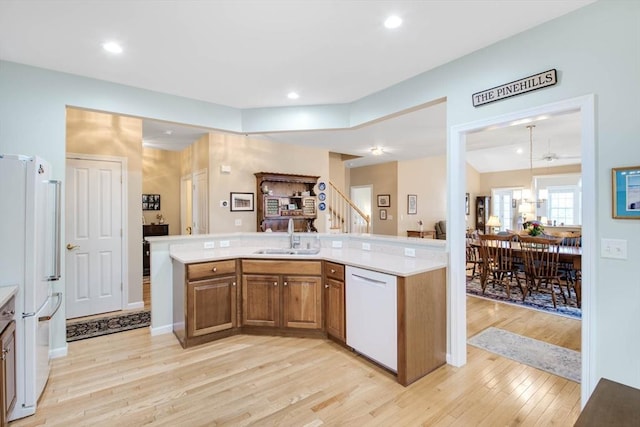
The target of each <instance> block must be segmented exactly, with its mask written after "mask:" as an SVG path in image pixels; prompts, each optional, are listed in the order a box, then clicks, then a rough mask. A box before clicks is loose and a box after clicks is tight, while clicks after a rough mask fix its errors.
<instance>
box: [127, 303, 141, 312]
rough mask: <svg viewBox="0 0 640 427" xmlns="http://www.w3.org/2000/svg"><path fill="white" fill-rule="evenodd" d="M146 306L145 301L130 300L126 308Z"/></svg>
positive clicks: (135, 308) (136, 308)
mask: <svg viewBox="0 0 640 427" xmlns="http://www.w3.org/2000/svg"><path fill="white" fill-rule="evenodd" d="M143 308H144V301H136V302H130V303H128V304H127V308H126V310H141V309H143Z"/></svg>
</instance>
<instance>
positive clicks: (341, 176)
mask: <svg viewBox="0 0 640 427" xmlns="http://www.w3.org/2000/svg"><path fill="white" fill-rule="evenodd" d="M347 175H348V173H347V168H346V167H345V164H344V160H343V156H342V154H339V153H331V152H330V153H329V179H330V180H331V182H332V183H333V185H335V186H336V187H337V188H338V189H340V191H342V192H343V193H344V194H349V190H348V186H347Z"/></svg>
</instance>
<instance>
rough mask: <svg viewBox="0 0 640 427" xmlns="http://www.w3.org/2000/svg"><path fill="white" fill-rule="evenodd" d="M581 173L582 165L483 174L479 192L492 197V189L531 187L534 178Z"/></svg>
mask: <svg viewBox="0 0 640 427" xmlns="http://www.w3.org/2000/svg"><path fill="white" fill-rule="evenodd" d="M580 172H581V167H580V165H569V166H558V167H551V168H536V169H533V170H529V169H521V170H516V171H506V172H491V173H483V174H481V175H480V189H479V190H480V192H481V193H482V194H481V195H482V196H490V195H491V189H492V188H507V187H530V186H531V177H532V176H539V175H556V174H562V173H580Z"/></svg>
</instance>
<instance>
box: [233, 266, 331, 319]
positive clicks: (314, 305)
mask: <svg viewBox="0 0 640 427" xmlns="http://www.w3.org/2000/svg"><path fill="white" fill-rule="evenodd" d="M242 272H243V275H242V326H262V327H264V326H267V327H274V328H297V329H318V330H319V329H321V328H322V281H321V263H320V261H290V260H273V261H266V260H243V261H242Z"/></svg>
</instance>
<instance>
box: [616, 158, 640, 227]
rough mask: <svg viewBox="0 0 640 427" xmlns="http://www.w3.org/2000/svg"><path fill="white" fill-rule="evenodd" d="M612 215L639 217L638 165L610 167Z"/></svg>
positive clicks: (629, 217)
mask: <svg viewBox="0 0 640 427" xmlns="http://www.w3.org/2000/svg"><path fill="white" fill-rule="evenodd" d="M611 181H612V187H613V188H612V194H613V205H612V208H613V217H614V218H618V219H640V166H632V167H625V168H614V169H611Z"/></svg>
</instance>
